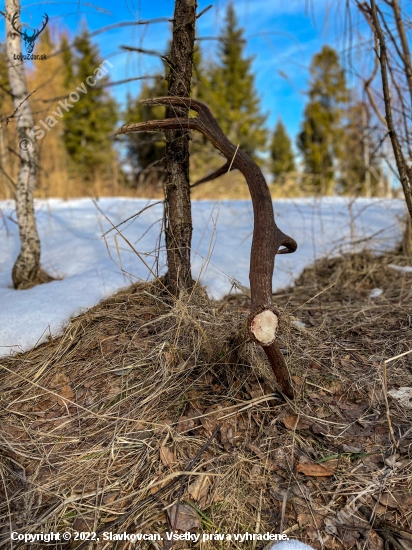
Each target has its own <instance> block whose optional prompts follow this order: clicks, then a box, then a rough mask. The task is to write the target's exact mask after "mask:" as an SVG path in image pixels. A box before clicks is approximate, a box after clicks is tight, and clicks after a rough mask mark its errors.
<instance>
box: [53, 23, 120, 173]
mask: <svg viewBox="0 0 412 550" xmlns="http://www.w3.org/2000/svg"><path fill="white" fill-rule="evenodd" d="M74 49H75V52H74V54H72V55H70V54H69V53H68V50H67V49H66V50H65V51H66V60H67V61H68V72H67V79H66V80H67V84H68V85H69V86H70V87H71V88H72V90H73V92H74V93H77V94H78V95H79V99H78V100H77V101H76V102H75V103H74V104H73V108H71V109H70V110H69V111H68V112H67V114H65V116H64V126H65V129H64V142H65V145H66V148H67V151H68V153H69V155H70V157H71V159H72V161H73V165H74V166H76V169H77V170H78V171H81V174H82V176H83V177H84V178H85V179H87V180H91V179H94V178H96V177H97V175H98V174H102V173H104V172H105V171H106V173H107V172H108V171H109V170H110V169H111V167H112V163H113V150H112V142H111V140H110V134H111V133H112V132H113V131H114V128H115V124H116V121H117V108H116V103H115V101H114V100H113V98H112V97H111V96H110V94H109V93H108V92H107V91H106V89H105V84H106V83H107V81H108V78H109V77H108V76H104V74H105V73H107V72H108V69H107V68H106V67H102V68H99V66H100V64H101V63H102V60H101V59H100V56H99V54H98V50H97V48H96V47H95V46H93V45H92V44H91V42H90V38H89V35H88V32H87V30H83V31H82V32H81V34H80V35H79V36H78V37H77V38H76V39H75V41H74ZM88 77H91V78H89V81H87V79H88ZM90 82H91V83H92V84H90ZM79 87H80V88H82V87H83V88H84V87H86V90H87V93H84V92H82V91H81V90H79V89H78V88H79ZM69 97H71V96H69ZM73 97H75V96H73Z"/></svg>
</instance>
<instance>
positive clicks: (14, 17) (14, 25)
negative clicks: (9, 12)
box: [11, 11, 23, 36]
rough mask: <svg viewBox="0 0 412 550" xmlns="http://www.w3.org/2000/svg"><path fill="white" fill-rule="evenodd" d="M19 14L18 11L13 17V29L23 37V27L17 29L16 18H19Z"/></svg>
mask: <svg viewBox="0 0 412 550" xmlns="http://www.w3.org/2000/svg"><path fill="white" fill-rule="evenodd" d="M19 13H20V12H18V11H16V13H15V14H14V15H13V19H12V21H11V26H12V27H13V29H14V30H15V31H16V32H17V33H18V34H20V35H21V36H23V33H22V32H21V31H20V29H21V25H20V27H19V28H18V29H16V18H17V17H18V16H19Z"/></svg>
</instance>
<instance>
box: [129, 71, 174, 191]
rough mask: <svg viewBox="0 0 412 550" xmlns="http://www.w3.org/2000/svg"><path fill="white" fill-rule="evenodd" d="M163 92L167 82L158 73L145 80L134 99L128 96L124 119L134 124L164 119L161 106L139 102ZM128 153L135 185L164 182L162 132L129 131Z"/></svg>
mask: <svg viewBox="0 0 412 550" xmlns="http://www.w3.org/2000/svg"><path fill="white" fill-rule="evenodd" d="M165 95H167V84H166V81H165V80H164V79H162V78H161V76H159V78H157V79H155V80H153V81H152V82H150V83H149V82H145V83H144V84H143V85H142V88H141V91H140V94H139V96H138V97H137V98H132V96H131V95H128V97H127V107H126V112H125V114H124V120H125V122H126V123H132V122H133V123H137V122H145V121H147V120H155V119H161V118H164V116H165V108H164V107H161V106H159V107H148V106H146V105H142V103H141V101H142V100H143V99H150V98H154V97H161V96H165ZM127 154H128V158H129V162H130V164H131V167H132V175H133V180H134V181H133V184H134V185H136V186H137V187H141V186H142V185H143V184H154V186H156V184H157V183H162V182H163V179H164V166H163V163H162V162H161V161H162V159H163V157H164V155H165V138H164V134H163V132H142V133H139V134H129V135H128V136H127Z"/></svg>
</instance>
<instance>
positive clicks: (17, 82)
mask: <svg viewBox="0 0 412 550" xmlns="http://www.w3.org/2000/svg"><path fill="white" fill-rule="evenodd" d="M5 11H6V18H5V19H6V57H7V70H8V75H9V82H10V90H11V93H12V95H13V105H14V109H15V110H17V111H16V114H15V115H14V118H15V119H16V121H17V135H18V140H19V155H20V170H19V175H18V178H17V184H16V194H15V199H16V214H17V221H18V224H19V233H20V245H21V248H20V253H19V255H18V257H17V260H16V262H15V264H14V266H13V271H12V279H13V284H14V288H16V289H23V288H28V287H30V286H34V285H36V284H39V283H44V282H48V281H50V280H51V278H50V277H49V276H48V275H47V274H46V273H45V272H44V271H42V269H41V268H40V239H39V234H38V232H37V227H36V219H35V215H34V204H33V190H34V187H35V183H36V173H37V163H38V156H37V147H36V142H35V139H34V138H33V136H32V134H31V133H30V130H31V129H32V128H33V125H34V124H33V117H32V114H31V108H30V103H29V101H28V99H27V96H28V95H29V92H28V90H27V83H26V74H25V70H24V62H22V61H19V60H18V57H17V56H21V53H22V51H21V38H20V36H19V35H18V34H17V33H16V32H15V30H14V29H13V27H12V18H13V15H14V14H15V13H16V12H17V11H18V12H19V11H20V2H19V0H6V2H5ZM16 23H17V24H16V27H18V26H19V25H20V20H19V18H17V22H16Z"/></svg>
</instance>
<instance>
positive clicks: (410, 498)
mask: <svg viewBox="0 0 412 550" xmlns="http://www.w3.org/2000/svg"><path fill="white" fill-rule="evenodd" d="M379 503H380V504H382V506H388V507H389V508H398V509H400V510H401V509H403V510H407V511H409V510H410V509H411V508H412V493H406V492H405V493H400V492H396V493H384V494H383V495H381V496H380V498H379Z"/></svg>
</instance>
